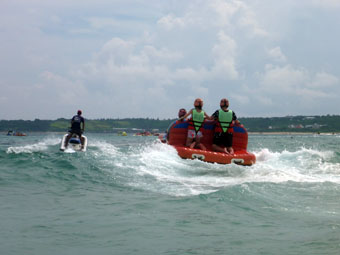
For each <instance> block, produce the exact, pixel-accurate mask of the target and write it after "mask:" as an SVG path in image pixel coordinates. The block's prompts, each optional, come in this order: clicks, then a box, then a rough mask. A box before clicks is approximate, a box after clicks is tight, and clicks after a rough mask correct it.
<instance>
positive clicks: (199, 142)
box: [196, 138, 207, 151]
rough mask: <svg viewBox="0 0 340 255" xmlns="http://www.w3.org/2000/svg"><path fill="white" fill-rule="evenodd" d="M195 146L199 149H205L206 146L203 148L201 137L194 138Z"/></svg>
mask: <svg viewBox="0 0 340 255" xmlns="http://www.w3.org/2000/svg"><path fill="white" fill-rule="evenodd" d="M196 146H197V147H198V148H199V149H201V150H204V151H206V150H207V148H205V146H204V145H203V144H202V143H201V138H196Z"/></svg>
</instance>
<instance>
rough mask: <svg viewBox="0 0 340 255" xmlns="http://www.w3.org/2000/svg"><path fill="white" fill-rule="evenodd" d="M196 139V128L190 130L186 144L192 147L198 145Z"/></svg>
mask: <svg viewBox="0 0 340 255" xmlns="http://www.w3.org/2000/svg"><path fill="white" fill-rule="evenodd" d="M194 139H195V131H194V130H191V129H190V130H188V136H187V141H186V143H185V145H186V146H187V147H190V148H194V147H195V145H196V142H194Z"/></svg>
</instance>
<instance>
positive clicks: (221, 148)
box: [212, 144, 229, 154]
mask: <svg viewBox="0 0 340 255" xmlns="http://www.w3.org/2000/svg"><path fill="white" fill-rule="evenodd" d="M212 149H213V150H214V151H217V152H223V153H227V154H229V151H228V150H227V148H225V147H221V146H218V145H216V144H213V145H212Z"/></svg>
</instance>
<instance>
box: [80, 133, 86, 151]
mask: <svg viewBox="0 0 340 255" xmlns="http://www.w3.org/2000/svg"><path fill="white" fill-rule="evenodd" d="M80 142H81V148H82V149H84V145H85V138H84V137H83V136H82V135H80Z"/></svg>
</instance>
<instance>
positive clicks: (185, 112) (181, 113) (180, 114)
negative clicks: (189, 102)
mask: <svg viewBox="0 0 340 255" xmlns="http://www.w3.org/2000/svg"><path fill="white" fill-rule="evenodd" d="M185 114H187V110H185V109H184V108H181V109H179V111H178V118H179V120H181V121H182V120H184V119H181V118H182V117H183V116H184V115H185Z"/></svg>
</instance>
